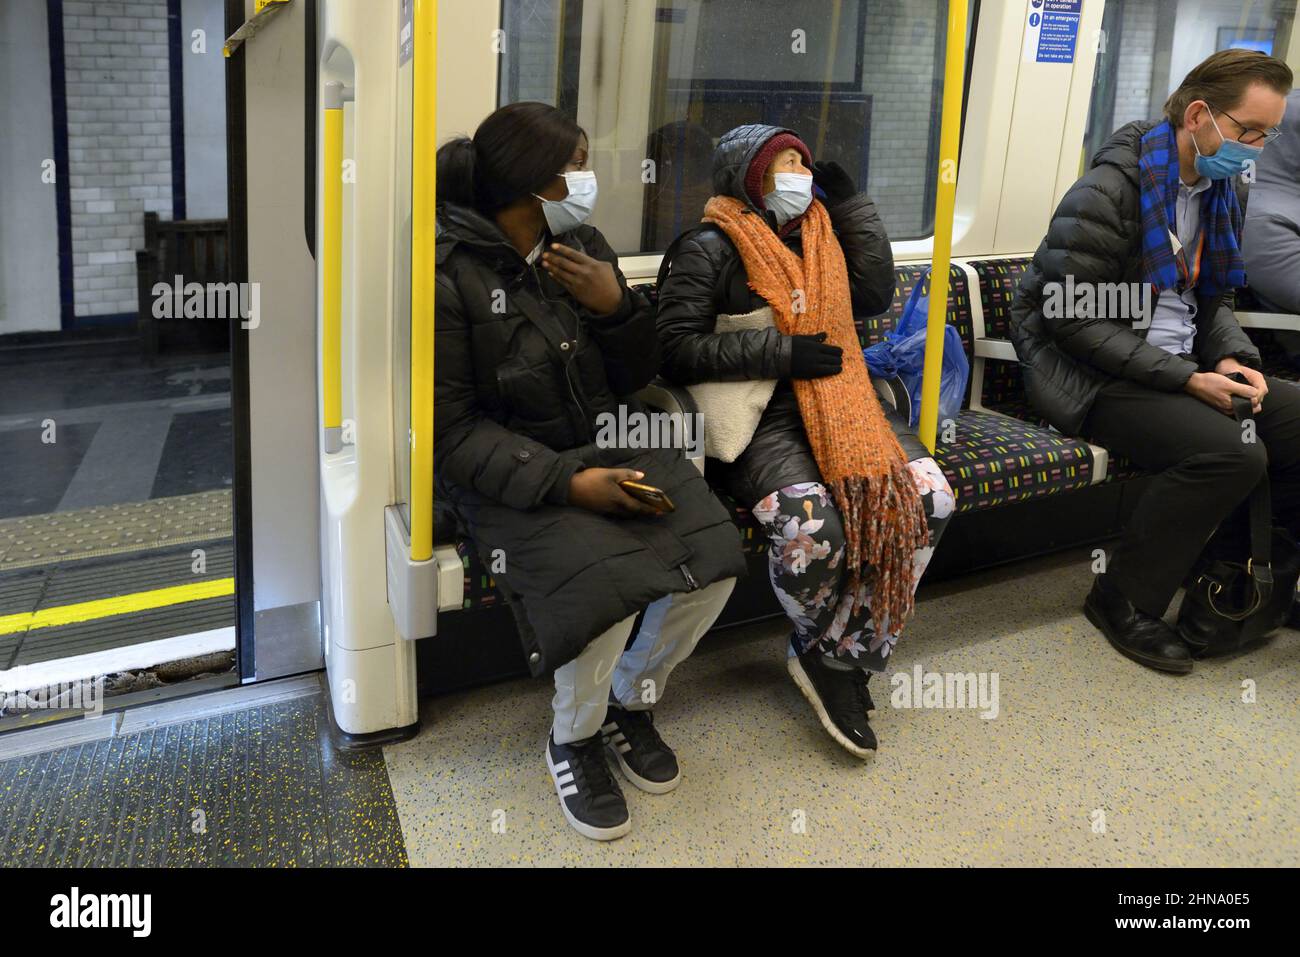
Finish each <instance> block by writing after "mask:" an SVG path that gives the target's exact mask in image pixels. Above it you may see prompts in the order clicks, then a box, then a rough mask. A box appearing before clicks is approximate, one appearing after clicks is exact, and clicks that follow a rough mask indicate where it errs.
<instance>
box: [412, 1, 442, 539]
mask: <svg viewBox="0 0 1300 957" xmlns="http://www.w3.org/2000/svg"><path fill="white" fill-rule="evenodd" d="M437 8H438V5H437V0H415V10H414V20H415V23H414V27H415V36H414V43H413V47H412V64H411V66H412V69H413V70H414V77H413V81H414V97H413V107H412V109H413V111H414V115H413V116H412V118H411V150H412V156H411V503H410V504H411V561H413V562H423V561H428V560H429V559H430V558H432V557H433V297H434V264H435V260H434V252H435V249H434V216H435V208H436V202H437V185H436V182H435V177H436V172H437V133H436V129H437V127H436V124H435V117H434V109H435V106H436V102H437V98H436V96H435V92H434V87H435V83H436V75H437V42H438V9H437Z"/></svg>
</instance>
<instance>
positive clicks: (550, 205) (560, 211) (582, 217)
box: [533, 169, 596, 236]
mask: <svg viewBox="0 0 1300 957" xmlns="http://www.w3.org/2000/svg"><path fill="white" fill-rule="evenodd" d="M555 175H556V176H563V177H564V182H565V185H567V186H568V187H569V195H568V196H566V197H564V199H547V198H545V197H544V196H537V194H536V193H533V195H534V196H537V198H538V199H540V200H541V201H542V215H543V216H545V217H546V225H547V226H548V227H549V228H550V230H551V235H552V236H560V235H562V234H564V233H567V232H568V231H569V230H571V229H576V228H577V227H579V226H581V225H582V224H583V223H585V222H586V221H587V219H588V218H589V217H590V216H591V211H592V210H593V209H594V208H595V207H596V174H595V173H594V172H593V171H592V170H589V169H583V170H576V171H574V172H568V173H556V174H555Z"/></svg>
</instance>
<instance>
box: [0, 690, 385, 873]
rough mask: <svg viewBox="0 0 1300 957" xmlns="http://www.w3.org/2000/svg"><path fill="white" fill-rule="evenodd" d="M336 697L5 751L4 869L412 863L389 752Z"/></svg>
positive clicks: (0, 829)
mask: <svg viewBox="0 0 1300 957" xmlns="http://www.w3.org/2000/svg"><path fill="white" fill-rule="evenodd" d="M325 708H326V705H325V699H324V695H323V694H321V693H319V692H317V693H314V694H308V695H303V696H301V697H297V698H294V699H292V700H287V701H278V702H276V703H273V704H266V705H262V706H259V707H253V708H243V709H240V710H237V711H228V712H225V713H222V714H217V715H213V716H211V717H206V718H202V719H199V720H192V721H184V722H180V723H176V724H169V725H166V726H164V727H158V728H151V729H149V730H145V731H140V732H136V733H132V734H123V735H120V736H114V737H109V738H106V739H102V740H95V741H88V742H86V743H83V744H78V745H74V746H71V747H64V748H58V749H56V750H53V751H46V752H43V753H39V754H30V755H26V756H24V757H19V758H12V759H10V760H7V761H0V866H4V867H303V866H307V867H322V866H326V867H328V866H388V867H392V866H401V865H403V864H405V862H406V857H405V854H404V852H403V848H402V834H401V830H400V828H399V826H398V822H397V815H396V813H395V810H394V807H393V798H392V792H391V791H390V790H389V787H388V781H387V775H386V774H385V773H384V763H383V760H382V758H381V757H380V755H379V753H378V752H377V751H361V752H348V751H341V750H339V749H338V748H336V747H335V746H334V744H333V742H332V739H331V737H330V735H329V733H328V727H329V715H328V713H327V712H326V710H325Z"/></svg>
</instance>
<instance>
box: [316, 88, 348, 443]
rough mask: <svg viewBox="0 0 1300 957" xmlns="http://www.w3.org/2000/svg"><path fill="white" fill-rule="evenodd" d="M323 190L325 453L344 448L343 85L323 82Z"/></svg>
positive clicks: (322, 361) (322, 396)
mask: <svg viewBox="0 0 1300 957" xmlns="http://www.w3.org/2000/svg"><path fill="white" fill-rule="evenodd" d="M323 148H324V154H325V155H324V162H323V163H322V165H321V180H322V183H321V187H322V189H321V192H322V202H321V205H322V207H323V213H324V222H323V224H322V229H321V298H322V301H321V346H320V361H321V373H320V374H321V400H322V403H323V408H322V409H321V426H322V428H323V429H324V430H325V434H324V442H325V451H326V452H337V451H339V450H340V449H341V448H343V382H342V374H343V356H342V327H343V320H342V314H343V84H342V83H337V82H332V83H326V84H325V131H324V142H323Z"/></svg>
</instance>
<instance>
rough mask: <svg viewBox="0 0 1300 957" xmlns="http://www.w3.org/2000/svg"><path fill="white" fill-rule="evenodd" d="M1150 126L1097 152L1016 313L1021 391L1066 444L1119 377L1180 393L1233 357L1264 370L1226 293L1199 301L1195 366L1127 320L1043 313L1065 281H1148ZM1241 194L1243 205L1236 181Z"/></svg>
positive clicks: (1124, 132)
mask: <svg viewBox="0 0 1300 957" xmlns="http://www.w3.org/2000/svg"><path fill="white" fill-rule="evenodd" d="M1154 125H1155V124H1154V123H1130V124H1128V125H1127V126H1125V127H1122V128H1121V129H1120V130H1118V131H1117V132H1116V133H1115V135H1114V136H1112V137H1111V139H1110V141H1109V142H1108V143H1107V144H1106V145H1105V146H1104V147H1102V148H1101V149H1100V150H1098V152H1097V155H1096V157H1094V159H1093V161H1092V168H1091V169H1089V170H1088V172H1087V173H1085V174H1084V176H1083V178H1082V179H1080V180H1079V181H1078V182H1077V183H1075V184H1074V185H1073V186H1072V187H1070V191H1069V192H1068V193H1066V194H1065V196H1064V198H1063V199H1062V200H1061V204H1060V205H1059V206H1058V207H1057V208H1056V212H1055V213H1054V214H1053V215H1052V221H1051V223H1050V224H1049V225H1048V227H1047V236H1046V237H1045V238H1044V239H1043V242H1042V244H1041V245H1039V247H1038V251H1037V252H1036V253H1034V260H1033V263H1032V264H1031V265H1030V267H1029V269H1028V270H1027V271H1026V272H1025V275H1024V278H1023V279H1021V281H1020V289H1019V290H1018V291H1017V293H1016V298H1015V302H1014V303H1013V305H1012V307H1011V340H1012V342H1013V343H1014V344H1015V347H1016V354H1017V355H1018V356H1019V357H1020V367H1021V369H1022V370H1023V371H1024V377H1025V391H1026V392H1027V393H1028V395H1029V400H1030V402H1032V403H1033V405H1034V407H1035V408H1036V409H1037V410H1038V411H1039V412H1040V413H1042V415H1043V416H1044V417H1045V418H1046V419H1047V420H1048V421H1049V422H1051V423H1052V425H1054V426H1056V428H1057V429H1059V430H1060V431H1061V432H1064V433H1065V434H1066V435H1079V434H1080V433H1081V432H1082V431H1083V429H1084V421H1085V420H1086V419H1087V416H1088V411H1089V410H1090V409H1091V408H1092V402H1093V399H1094V398H1096V395H1097V390H1098V389H1100V388H1101V386H1102V385H1103V384H1104V383H1106V382H1108V381H1110V380H1112V379H1114V378H1126V379H1131V380H1133V381H1134V382H1138V383H1141V384H1142V385H1145V386H1147V387H1148V388H1151V389H1158V390H1161V391H1164V392H1178V391H1180V390H1181V389H1182V388H1183V386H1184V385H1186V383H1187V380H1188V379H1189V378H1190V377H1191V375H1192V373H1193V372H1197V371H1199V370H1209V369H1213V368H1214V366H1215V364H1216V363H1217V362H1218V361H1219V360H1220V359H1223V358H1226V357H1228V356H1235V357H1236V358H1237V359H1239V360H1240V361H1241V362H1242V363H1243V364H1244V365H1249V366H1254V367H1255V368H1258V367H1259V352H1258V351H1257V350H1256V349H1255V347H1254V345H1252V344H1251V341H1250V339H1249V338H1248V337H1247V336H1246V333H1245V332H1244V331H1242V328H1241V325H1240V324H1239V323H1238V322H1237V319H1236V317H1235V316H1234V315H1233V314H1232V310H1231V309H1230V308H1229V307H1228V306H1227V305H1226V304H1225V303H1224V296H1223V295H1222V294H1219V295H1214V296H1200V297H1198V302H1197V305H1198V311H1197V320H1196V339H1195V344H1194V348H1195V349H1196V359H1197V361H1196V362H1191V361H1189V360H1187V359H1183V358H1180V357H1178V356H1176V355H1174V354H1173V353H1170V352H1166V351H1165V350H1164V349H1161V348H1160V347H1158V346H1153V345H1150V344H1148V343H1147V341H1146V335H1147V330H1146V329H1135V328H1134V326H1133V323H1132V322H1131V321H1126V320H1119V319H1116V320H1112V319H1107V318H1105V317H1101V316H1095V317H1091V318H1083V317H1076V318H1066V317H1060V318H1055V319H1053V318H1048V317H1046V316H1045V315H1044V314H1043V300H1044V295H1045V294H1044V287H1045V286H1046V285H1047V284H1048V283H1051V282H1056V283H1064V282H1065V278H1066V276H1073V277H1074V284H1075V286H1076V287H1077V286H1079V285H1081V284H1084V283H1117V282H1123V283H1138V282H1141V281H1142V223H1141V220H1142V213H1141V206H1140V199H1141V187H1140V185H1139V181H1138V158H1139V156H1140V154H1141V142H1140V141H1141V139H1142V137H1143V136H1144V135H1145V134H1146V133H1147V131H1148V130H1150V129H1151V128H1152V127H1153V126H1154ZM1237 190H1238V198H1239V199H1240V200H1241V202H1242V204H1243V205H1244V204H1245V190H1244V187H1243V186H1242V185H1241V184H1240V181H1239V180H1238V183H1237ZM1153 301H1154V299H1153ZM1068 311H1071V312H1072V311H1073V310H1068ZM1198 366H1199V368H1198Z"/></svg>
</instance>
